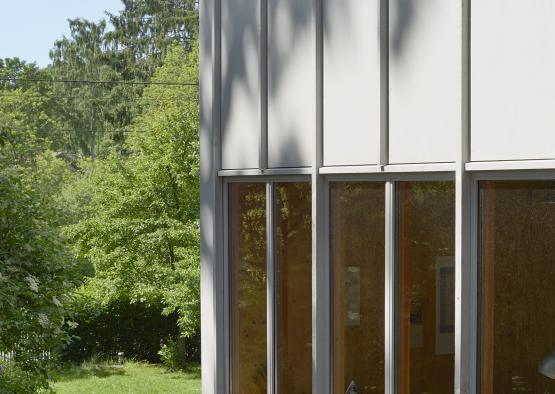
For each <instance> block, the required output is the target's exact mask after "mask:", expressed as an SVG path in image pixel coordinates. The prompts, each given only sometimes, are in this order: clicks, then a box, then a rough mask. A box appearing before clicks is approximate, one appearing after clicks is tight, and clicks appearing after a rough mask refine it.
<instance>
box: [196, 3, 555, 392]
mask: <svg viewBox="0 0 555 394" xmlns="http://www.w3.org/2000/svg"><path fill="white" fill-rule="evenodd" d="M200 5H201V81H200V83H201V308H202V310H201V313H202V388H203V393H205V394H208V393H230V392H231V393H248V394H250V393H266V392H268V393H341V394H342V393H388V394H389V393H401V394H409V393H410V394H412V393H438V394H445V393H449V392H454V393H483V394H497V393H508V392H513V391H524V392H532V393H555V335H554V334H553V332H554V330H553V327H554V326H555V307H554V306H553V305H552V304H553V299H554V297H555V72H554V70H555V23H554V21H555V1H553V0H536V1H526V0H480V1H473V2H472V4H471V1H470V0H347V1H337V0H203V1H202V2H201V3H200Z"/></svg>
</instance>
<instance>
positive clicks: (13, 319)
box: [0, 129, 79, 392]
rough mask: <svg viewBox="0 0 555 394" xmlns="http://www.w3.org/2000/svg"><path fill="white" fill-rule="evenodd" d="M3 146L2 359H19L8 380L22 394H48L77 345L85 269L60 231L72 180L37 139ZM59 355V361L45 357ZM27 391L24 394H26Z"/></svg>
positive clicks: (24, 137) (15, 135)
mask: <svg viewBox="0 0 555 394" xmlns="http://www.w3.org/2000/svg"><path fill="white" fill-rule="evenodd" d="M2 136H3V141H4V142H3V144H1V145H0V352H9V351H14V352H15V357H14V360H13V363H10V365H9V368H8V369H7V378H6V379H0V391H2V390H8V389H9V386H8V388H6V387H3V385H4V384H6V385H10V381H11V380H12V379H16V378H17V379H18V380H19V383H18V384H19V386H20V387H22V389H21V390H24V391H30V390H27V389H24V388H25V387H28V388H39V387H42V388H46V387H48V383H47V378H48V375H49V373H50V371H51V369H52V366H53V365H52V364H53V361H55V360H54V359H55V353H54V352H55V351H56V350H57V349H59V348H60V347H61V346H62V345H63V344H64V343H66V342H67V341H68V340H69V337H68V335H67V333H66V332H65V331H64V328H65V325H66V323H67V322H66V316H67V311H66V305H67V303H68V302H69V301H70V299H71V297H72V295H71V294H72V293H71V290H72V289H73V288H75V286H76V285H77V279H78V277H79V267H78V264H77V263H76V260H75V259H73V258H72V255H71V254H70V253H69V252H68V249H67V247H66V243H65V239H64V237H62V236H61V233H60V229H61V227H62V226H63V225H65V224H67V220H68V216H67V212H66V211H65V210H64V209H63V204H62V198H61V193H60V184H61V183H63V179H65V178H67V177H68V176H70V175H69V173H68V170H67V168H66V166H65V164H64V163H63V162H62V161H61V160H59V159H56V158H55V157H54V156H53V155H52V152H49V151H47V150H41V149H40V146H41V145H42V144H41V141H40V138H38V137H36V136H34V135H33V134H31V133H29V132H24V131H12V130H9V129H4V130H2ZM43 352H52V357H51V358H50V357H48V358H44V357H41V355H42V353H43ZM24 391H21V392H24Z"/></svg>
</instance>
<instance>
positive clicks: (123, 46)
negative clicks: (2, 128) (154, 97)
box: [48, 0, 198, 158]
mask: <svg viewBox="0 0 555 394" xmlns="http://www.w3.org/2000/svg"><path fill="white" fill-rule="evenodd" d="M123 4H124V9H123V10H122V11H121V12H120V13H119V14H109V13H107V16H108V18H109V22H110V24H111V25H112V26H111V27H112V28H107V22H106V21H105V20H101V21H100V22H98V23H95V22H92V21H88V20H83V19H73V20H70V21H69V25H70V37H64V38H63V39H61V40H58V41H56V42H55V44H54V48H53V49H52V51H51V52H50V57H51V59H52V65H51V66H50V67H49V69H48V73H49V75H50V76H52V77H54V78H55V79H66V80H94V81H98V80H102V81H120V80H126V81H140V82H145V81H149V80H150V79H151V78H152V76H153V74H154V72H155V71H156V70H157V69H158V68H159V67H160V66H161V65H162V64H163V61H164V59H165V57H166V55H167V53H168V51H169V50H170V49H171V48H172V47H173V46H175V45H178V46H180V47H181V48H183V49H184V50H186V51H189V50H191V48H192V46H193V43H194V39H195V38H196V36H197V35H198V34H197V31H198V27H197V24H198V10H197V6H196V3H195V1H193V0H172V1H167V0H124V1H123ZM192 77H193V79H192V81H196V80H197V79H198V78H197V76H196V75H194V76H192ZM143 88H144V86H143V85H141V84H136V85H125V84H117V83H114V84H73V83H69V84H56V85H55V86H54V88H53V90H54V92H55V94H56V97H57V102H58V104H59V105H58V107H57V108H59V111H58V112H57V114H56V116H57V118H58V119H59V120H60V122H61V123H62V124H63V127H64V129H68V130H71V132H70V133H69V142H70V143H69V148H68V149H69V150H70V151H72V152H80V153H82V154H83V155H84V156H86V157H92V158H94V157H95V156H99V155H100V156H102V157H105V156H106V155H107V154H108V153H109V152H110V150H111V148H112V147H113V146H114V145H115V146H119V147H121V145H122V144H123V143H124V142H125V132H124V131H125V129H126V128H127V126H129V125H130V124H132V123H133V120H134V118H135V117H136V115H137V114H138V111H139V108H138V107H137V102H138V101H137V100H138V99H139V98H140V97H141V95H142V92H143Z"/></svg>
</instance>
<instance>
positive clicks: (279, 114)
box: [268, 0, 316, 168]
mask: <svg viewBox="0 0 555 394" xmlns="http://www.w3.org/2000/svg"><path fill="white" fill-rule="evenodd" d="M314 4H315V2H314V1H313V0H268V166H269V167H271V168H275V167H304V166H309V165H310V163H311V153H312V146H313V144H314V135H315V132H316V115H315V111H316V110H315V108H316V49H315V46H316V41H315V24H314V16H315V15H314V12H315V10H314Z"/></svg>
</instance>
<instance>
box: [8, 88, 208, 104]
mask: <svg viewBox="0 0 555 394" xmlns="http://www.w3.org/2000/svg"><path fill="white" fill-rule="evenodd" d="M0 97H15V98H45V99H48V98H51V99H60V100H80V101H113V102H114V103H122V102H141V101H152V102H165V101H173V100H175V98H174V97H161V96H159V97H156V98H151V97H144V96H141V97H137V98H136V99H135V98H128V97H125V98H123V99H122V98H114V97H105V96H104V97H81V96H78V95H61V94H51V93H50V92H45V93H42V94H36V93H33V94H25V93H24V94H22V95H18V94H17V93H15V92H13V91H1V90H0ZM181 98H182V99H185V100H193V101H198V100H199V97H198V95H196V96H186V97H181Z"/></svg>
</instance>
